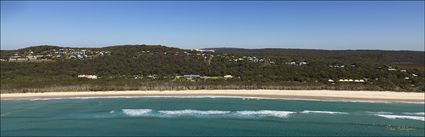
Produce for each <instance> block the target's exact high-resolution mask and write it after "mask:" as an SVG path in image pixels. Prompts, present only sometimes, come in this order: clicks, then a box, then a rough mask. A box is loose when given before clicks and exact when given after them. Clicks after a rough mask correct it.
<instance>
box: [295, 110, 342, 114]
mask: <svg viewBox="0 0 425 137" xmlns="http://www.w3.org/2000/svg"><path fill="white" fill-rule="evenodd" d="M301 113H303V114H309V113H316V114H348V113H347V112H334V111H313V110H304V111H302V112H301Z"/></svg>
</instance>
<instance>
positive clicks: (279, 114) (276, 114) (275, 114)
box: [236, 110, 295, 118]
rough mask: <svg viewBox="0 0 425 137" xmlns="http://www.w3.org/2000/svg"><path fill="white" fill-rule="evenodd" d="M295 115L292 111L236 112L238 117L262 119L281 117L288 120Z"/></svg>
mask: <svg viewBox="0 0 425 137" xmlns="http://www.w3.org/2000/svg"><path fill="white" fill-rule="evenodd" d="M292 113H295V112H291V111H276V110H258V111H236V114H237V115H242V116H260V117H268V116H271V117H279V118H286V117H288V116H289V115H290V114H292Z"/></svg>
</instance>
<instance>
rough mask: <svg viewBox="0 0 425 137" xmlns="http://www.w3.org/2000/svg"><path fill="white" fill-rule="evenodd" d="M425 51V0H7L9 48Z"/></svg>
mask: <svg viewBox="0 0 425 137" xmlns="http://www.w3.org/2000/svg"><path fill="white" fill-rule="evenodd" d="M42 44H49V45H59V46H68V47H103V46H110V45H117V44H161V45H166V46H171V47H179V48H208V47H239V48H308V49H384V50H419V51H423V50H424V1H408V2H396V1H395V2H394V1H393V2H391V1H375V2H373V1H351V2H337V1H301V2H294V1H267V2H259V1H257V2H255V1H233V2H226V1H210V2H206V1H203V2H202V1H198V2H196V1H191V2H183V1H175V2H167V1H160V2H153V1H126V2H118V1H91V2H83V1H67V2H61V1H50V2H49V1H21V2H12V1H8V2H5V1H2V2H1V49H18V48H23V47H28V46H34V45H42Z"/></svg>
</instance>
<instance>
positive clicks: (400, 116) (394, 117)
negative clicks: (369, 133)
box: [376, 115, 425, 121]
mask: <svg viewBox="0 0 425 137" xmlns="http://www.w3.org/2000/svg"><path fill="white" fill-rule="evenodd" d="M376 116H380V117H384V118H388V119H411V120H421V121H425V117H423V116H406V115H376Z"/></svg>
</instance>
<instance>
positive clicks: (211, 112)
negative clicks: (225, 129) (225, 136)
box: [158, 109, 230, 115]
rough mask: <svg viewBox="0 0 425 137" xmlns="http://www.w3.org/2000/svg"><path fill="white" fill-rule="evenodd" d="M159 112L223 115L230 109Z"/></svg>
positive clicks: (163, 111) (168, 112) (164, 112)
mask: <svg viewBox="0 0 425 137" xmlns="http://www.w3.org/2000/svg"><path fill="white" fill-rule="evenodd" d="M158 112H159V113H162V114H166V115H224V114H228V113H230V111H220V110H192V109H185V110H161V111H158Z"/></svg>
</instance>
